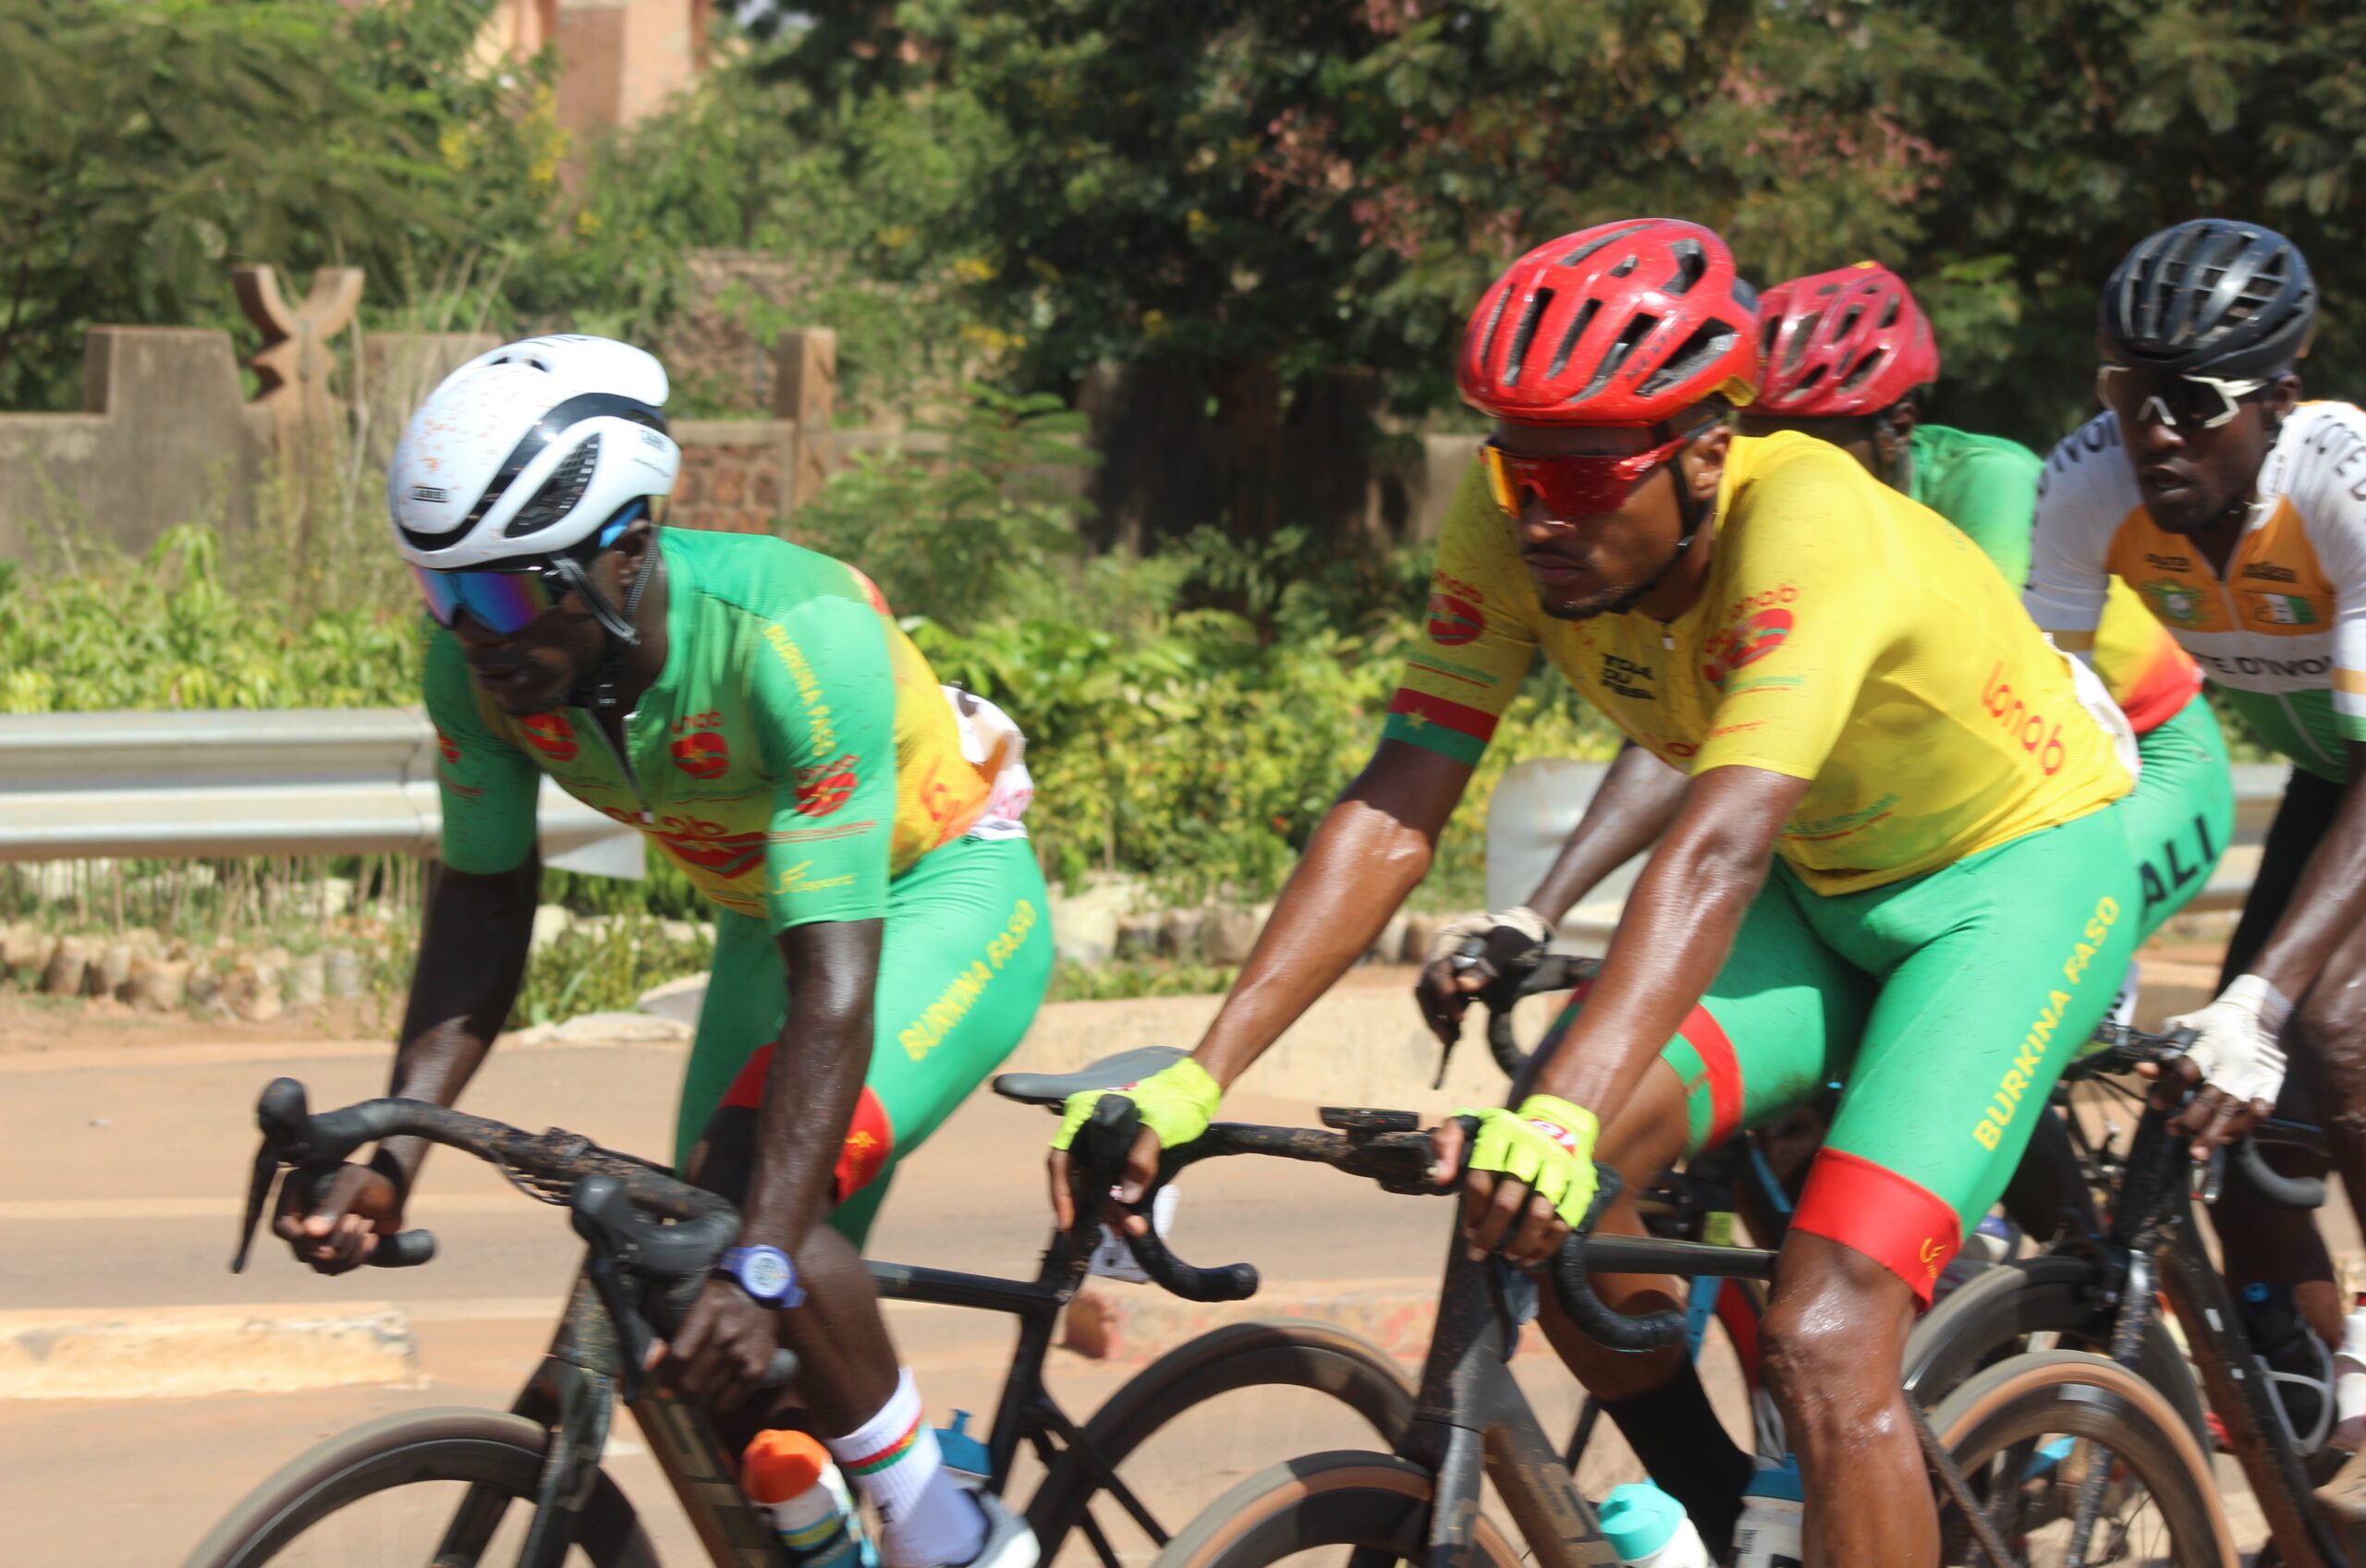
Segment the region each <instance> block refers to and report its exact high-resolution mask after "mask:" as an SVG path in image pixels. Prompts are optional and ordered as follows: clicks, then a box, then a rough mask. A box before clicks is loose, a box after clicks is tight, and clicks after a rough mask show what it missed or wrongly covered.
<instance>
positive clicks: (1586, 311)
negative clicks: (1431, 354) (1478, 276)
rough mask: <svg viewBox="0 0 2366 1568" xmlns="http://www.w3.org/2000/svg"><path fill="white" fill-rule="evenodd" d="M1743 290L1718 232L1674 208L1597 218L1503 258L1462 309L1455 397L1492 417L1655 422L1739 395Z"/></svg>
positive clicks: (1746, 365)
mask: <svg viewBox="0 0 2366 1568" xmlns="http://www.w3.org/2000/svg"><path fill="white" fill-rule="evenodd" d="M1754 305H1755V299H1754V297H1753V295H1752V293H1751V291H1750V286H1749V285H1748V284H1745V283H1743V282H1741V281H1740V280H1739V279H1738V278H1737V277H1735V276H1734V259H1733V255H1732V253H1731V252H1730V251H1728V250H1727V249H1726V242H1725V241H1724V240H1722V239H1719V238H1718V237H1716V236H1715V235H1714V234H1712V233H1710V232H1709V231H1708V230H1707V229H1705V228H1702V227H1701V225H1699V224H1688V223H1684V222H1681V221H1680V220H1677V219H1674V218H1630V219H1628V220H1626V221H1624V222H1621V223H1614V224H1597V225H1594V226H1593V227H1592V228H1589V229H1581V230H1579V232H1578V233H1576V234H1572V235H1565V236H1563V237H1561V238H1559V239H1556V240H1554V241H1553V242H1552V243H1551V244H1549V245H1540V246H1538V247H1537V248H1536V249H1533V250H1531V251H1530V252H1529V253H1528V254H1527V255H1525V256H1522V257H1521V258H1520V259H1519V260H1518V261H1515V262H1513V263H1512V265H1511V268H1510V270H1509V271H1507V272H1506V273H1504V275H1503V276H1502V277H1499V278H1497V279H1496V280H1495V284H1494V287H1492V288H1490V289H1488V290H1487V292H1486V294H1485V295H1484V296H1483V297H1482V298H1481V299H1480V301H1479V308H1478V309H1477V310H1473V311H1471V312H1470V327H1469V328H1468V329H1467V330H1466V331H1465V332H1464V334H1463V336H1462V359H1461V362H1460V364H1459V365H1458V366H1457V379H1458V380H1459V381H1460V383H1461V385H1462V399H1463V401H1464V402H1466V403H1468V404H1470V406H1471V407H1474V408H1477V409H1479V410H1481V411H1482V413H1486V414H1491V415H1493V416H1494V417H1495V418H1496V419H1526V420H1530V421H1532V422H1534V423H1538V424H1555V425H1657V424H1663V423H1665V422H1666V421H1667V420H1668V419H1672V418H1673V417H1675V416H1676V415H1677V414H1680V413H1682V412H1683V411H1684V410H1685V409H1687V408H1689V407H1693V406H1694V405H1696V404H1698V403H1701V402H1702V401H1704V400H1705V399H1707V398H1710V397H1714V396H1718V395H1723V396H1725V397H1726V398H1728V399H1730V400H1732V401H1733V402H1735V403H1747V402H1749V401H1750V395H1751V388H1752V386H1753V385H1754V384H1755V383H1756V382H1757V379H1758V338H1757V334H1755V333H1753V332H1752V331H1751V330H1750V328H1751V325H1752V322H1753V320H1754V318H1755V314H1756V312H1755V310H1754Z"/></svg>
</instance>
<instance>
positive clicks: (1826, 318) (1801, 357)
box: [1758, 261, 1939, 419]
mask: <svg viewBox="0 0 2366 1568" xmlns="http://www.w3.org/2000/svg"><path fill="white" fill-rule="evenodd" d="M1758 322H1759V332H1760V334H1761V346H1762V348H1763V349H1764V351H1765V356H1766V368H1765V369H1764V371H1762V372H1761V373H1760V376H1759V381H1758V408H1759V411H1760V412H1761V413H1766V414H1787V415H1790V416H1792V417H1794V418H1797V419H1847V418H1848V417H1850V416H1852V415H1859V414H1877V413H1879V412H1881V411H1882V410H1883V409H1884V408H1886V407H1889V406H1890V405H1891V404H1893V403H1896V401H1897V400H1898V399H1899V398H1901V397H1903V396H1905V395H1907V394H1908V393H1909V392H1912V391H1913V390H1914V389H1915V388H1916V387H1918V386H1926V385H1928V384H1930V383H1932V382H1934V381H1937V380H1938V379H1939V346H1938V344H1937V343H1936V342H1935V341H1933V338H1932V336H1931V323H1930V322H1929V321H1928V320H1927V319H1925V318H1924V316H1923V314H1922V310H1921V307H1920V306H1918V305H1916V304H1915V303H1914V296H1913V295H1912V294H1910V293H1909V292H1908V291H1907V287H1906V283H1905V280H1903V279H1902V278H1900V277H1899V276H1898V275H1897V274H1896V273H1894V272H1891V271H1890V270H1889V269H1888V268H1887V267H1884V266H1883V265H1882V264H1881V263H1880V262H1879V261H1860V262H1858V263H1857V264H1856V265H1855V266H1853V267H1841V268H1838V269H1836V270H1835V271H1833V272H1828V273H1811V275H1809V276H1807V277H1803V278H1793V279H1792V280H1791V281H1790V282H1788V283H1780V284H1776V285H1775V286H1774V287H1773V288H1770V289H1768V290H1767V291H1766V293H1765V295H1764V296H1763V297H1762V298H1761V299H1760V301H1759V309H1758Z"/></svg>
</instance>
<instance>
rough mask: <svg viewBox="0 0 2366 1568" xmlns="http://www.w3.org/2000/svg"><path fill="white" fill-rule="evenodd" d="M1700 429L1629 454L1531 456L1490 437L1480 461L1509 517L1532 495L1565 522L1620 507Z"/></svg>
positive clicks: (1496, 496)
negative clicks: (1622, 455)
mask: <svg viewBox="0 0 2366 1568" xmlns="http://www.w3.org/2000/svg"><path fill="white" fill-rule="evenodd" d="M1699 433H1700V432H1698V431H1690V432H1686V433H1685V434H1683V435H1679V436H1677V437H1676V438H1675V439H1674V440H1672V441H1669V442H1667V443H1666V444H1663V445H1659V446H1654V447H1653V448H1652V449H1651V450H1650V451H1648V452H1638V453H1635V454H1634V455H1632V456H1626V457H1531V456H1524V455H1523V454H1520V453H1518V452H1506V451H1505V450H1504V449H1503V448H1502V447H1500V446H1498V445H1496V444H1494V442H1492V441H1490V442H1487V443H1486V444H1483V445H1482V446H1481V447H1480V448H1479V462H1480V465H1481V466H1482V468H1485V470H1486V473H1487V488H1488V490H1489V491H1490V492H1492V493H1493V494H1494V498H1495V504H1496V505H1497V506H1498V507H1500V508H1502V510H1503V514H1504V516H1505V517H1509V518H1511V519H1512V520H1513V521H1514V522H1518V520H1519V514H1520V507H1521V506H1522V505H1523V504H1525V502H1526V501H1527V498H1528V497H1529V496H1531V495H1533V496H1535V497H1536V498H1537V499H1538V500H1540V501H1542V502H1543V504H1544V510H1545V512H1546V514H1547V515H1548V516H1549V517H1552V518H1553V519H1554V520H1555V521H1556V522H1558V521H1566V520H1567V519H1568V518H1571V517H1599V516H1601V515H1602V514H1603V513H1605V512H1616V510H1618V507H1619V504H1620V503H1622V502H1624V501H1625V500H1626V499H1627V494H1628V492H1629V491H1631V490H1633V489H1634V488H1635V485H1636V483H1637V481H1639V480H1641V479H1642V478H1643V477H1644V476H1645V475H1646V474H1649V473H1650V472H1651V471H1652V470H1653V468H1658V467H1659V466H1660V465H1661V464H1663V463H1665V462H1666V461H1667V460H1668V459H1669V458H1671V457H1673V456H1676V455H1677V453H1678V452H1680V451H1682V450H1683V449H1684V447H1685V445H1686V444H1688V443H1689V442H1690V441H1691V440H1692V438H1693V437H1694V436H1695V435H1698V434H1699Z"/></svg>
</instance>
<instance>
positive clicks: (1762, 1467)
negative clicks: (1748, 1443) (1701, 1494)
mask: <svg viewBox="0 0 2366 1568" xmlns="http://www.w3.org/2000/svg"><path fill="white" fill-rule="evenodd" d="M1805 1496H1806V1493H1805V1492H1803V1491H1802V1490H1801V1489H1800V1488H1799V1461H1798V1460H1796V1459H1794V1458H1792V1457H1791V1456H1790V1455H1789V1454H1785V1455H1783V1457H1782V1458H1781V1459H1779V1460H1769V1459H1762V1460H1760V1461H1759V1462H1758V1474H1757V1475H1756V1476H1754V1477H1751V1478H1750V1485H1749V1486H1747V1487H1745V1488H1743V1489H1742V1494H1741V1519H1740V1520H1739V1522H1738V1523H1737V1524H1736V1525H1734V1568H1799V1565H1800V1562H1801V1561H1802V1549H1801V1548H1800V1546H1799V1509H1800V1505H1801V1501H1802V1499H1804V1498H1805Z"/></svg>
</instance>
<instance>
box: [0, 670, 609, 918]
mask: <svg viewBox="0 0 2366 1568" xmlns="http://www.w3.org/2000/svg"><path fill="white" fill-rule="evenodd" d="M540 818H541V828H542V846H543V864H545V865H548V866H556V867H560V868H563V869H568V870H577V871H587V872H591V873H593V874H595V875H599V876H609V877H626V878H636V877H639V876H640V875H641V872H642V867H643V862H642V858H641V837H640V833H636V832H634V831H633V830H632V829H630V828H628V827H623V826H620V825H619V824H617V823H616V822H614V821H612V820H609V819H608V818H606V817H604V816H602V815H601V814H600V813H599V812H597V811H594V810H592V809H591V808H590V807H588V806H585V805H583V804H582V803H581V802H579V801H578V800H576V799H574V798H573V797H572V796H568V795H567V794H566V793H565V792H564V791H562V790H561V789H559V788H558V786H557V785H555V784H552V783H551V781H550V780H548V779H544V780H543V795H542V801H541V806H540ZM443 829H444V807H443V801H442V799H441V797H440V796H439V795H438V794H437V791H436V787H435V731H434V729H433V727H432V726H431V725H429V723H428V722H427V719H426V717H425V715H424V714H423V713H421V711H419V710H418V709H415V708H361V709H331V708H314V709H291V710H278V711H255V712H247V711H206V712H155V713H32V714H0V860H69V859H86V858H97V857H180V856H227V855H367V854H399V855H425V854H432V853H433V852H434V849H435V847H436V845H437V844H438V843H439V842H440V841H441V839H442V836H443Z"/></svg>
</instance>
